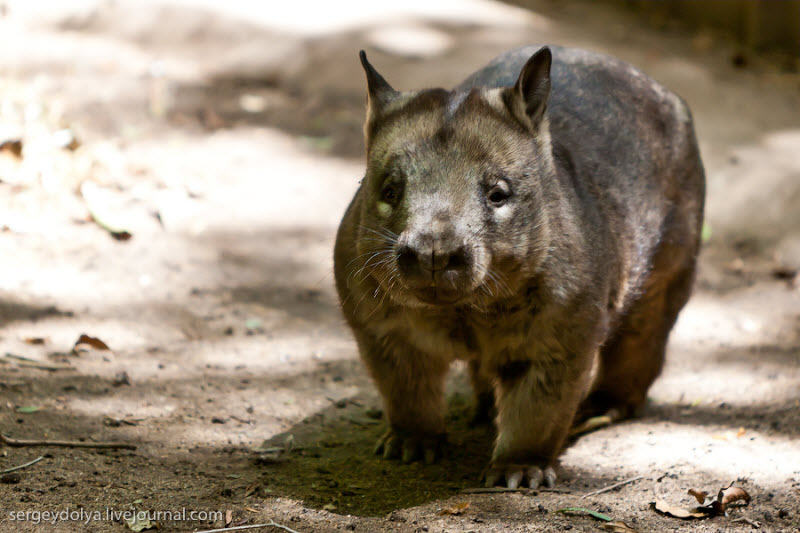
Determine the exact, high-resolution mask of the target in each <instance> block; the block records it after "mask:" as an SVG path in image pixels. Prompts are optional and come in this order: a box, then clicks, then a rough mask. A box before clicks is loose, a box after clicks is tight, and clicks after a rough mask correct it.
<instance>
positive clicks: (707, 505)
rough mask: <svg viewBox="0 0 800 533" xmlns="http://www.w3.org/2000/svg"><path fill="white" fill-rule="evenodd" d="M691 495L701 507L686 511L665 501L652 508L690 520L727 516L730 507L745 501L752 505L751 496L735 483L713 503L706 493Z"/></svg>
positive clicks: (651, 505) (693, 493)
mask: <svg viewBox="0 0 800 533" xmlns="http://www.w3.org/2000/svg"><path fill="white" fill-rule="evenodd" d="M689 494H691V495H692V496H694V497H695V498H696V499H697V501H698V502H700V504H701V507H695V508H693V509H684V508H683V507H678V506H675V505H670V504H669V503H667V502H665V501H664V500H658V501H656V502H654V503H651V504H650V507H651V508H652V509H655V510H656V511H658V512H659V513H663V514H666V515H669V516H673V517H675V518H683V519H688V518H711V517H714V516H726V515H727V507H728V505H730V504H732V503H736V502H739V501H744V502H745V504H749V503H750V495H749V494H747V491H745V490H744V489H742V488H739V487H734V486H733V483H731V484H730V485H728V486H727V487H723V488H721V489H720V490H719V493H718V494H717V497H716V499H711V501H709V500H708V493H707V492H705V491H700V490H697V489H689Z"/></svg>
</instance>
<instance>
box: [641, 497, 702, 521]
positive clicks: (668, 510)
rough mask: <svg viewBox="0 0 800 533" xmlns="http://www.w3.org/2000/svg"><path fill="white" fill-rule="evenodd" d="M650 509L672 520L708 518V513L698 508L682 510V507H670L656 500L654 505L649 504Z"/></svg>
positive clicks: (662, 501)
mask: <svg viewBox="0 0 800 533" xmlns="http://www.w3.org/2000/svg"><path fill="white" fill-rule="evenodd" d="M650 507H651V508H653V509H655V510H656V511H658V512H659V513H662V514H665V515H667V516H672V517H674V518H682V519H684V520H687V519H690V518H708V517H709V516H710V515H709V513H706V512H703V511H702V510H701V509H699V508H695V509H684V508H683V507H678V506H677V505H670V504H669V503H667V502H665V501H664V500H656V501H655V502H654V503H651V504H650Z"/></svg>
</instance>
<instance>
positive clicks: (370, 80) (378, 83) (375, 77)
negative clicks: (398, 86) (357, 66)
mask: <svg viewBox="0 0 800 533" xmlns="http://www.w3.org/2000/svg"><path fill="white" fill-rule="evenodd" d="M358 57H359V58H361V65H362V66H363V67H364V72H366V73H367V92H368V93H369V110H370V114H374V113H377V112H379V111H380V110H381V108H382V107H383V106H385V105H386V104H388V103H389V102H391V101H392V100H394V99H395V98H396V97H397V95H398V92H397V91H395V90H394V89H392V86H391V85H389V83H388V82H387V81H386V80H385V79H384V78H383V76H381V75H380V73H379V72H378V71H377V70H375V67H373V66H372V65H370V63H369V61H367V54H366V53H365V52H364V50H361V51H360V52H359V53H358Z"/></svg>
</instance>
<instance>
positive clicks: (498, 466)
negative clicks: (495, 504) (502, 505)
mask: <svg viewBox="0 0 800 533" xmlns="http://www.w3.org/2000/svg"><path fill="white" fill-rule="evenodd" d="M484 479H485V480H486V486H487V487H494V486H495V485H502V484H503V481H504V480H505V484H506V486H507V487H508V488H509V489H516V488H517V487H519V486H520V485H523V486H527V487H528V488H531V489H538V488H539V486H540V485H544V486H545V487H548V488H552V487H554V486H555V484H556V471H555V469H554V468H553V467H552V466H549V465H548V466H545V467H544V468H541V467H539V466H536V465H525V464H509V463H500V462H496V463H491V464H490V465H489V467H488V468H487V469H486V474H485V475H484Z"/></svg>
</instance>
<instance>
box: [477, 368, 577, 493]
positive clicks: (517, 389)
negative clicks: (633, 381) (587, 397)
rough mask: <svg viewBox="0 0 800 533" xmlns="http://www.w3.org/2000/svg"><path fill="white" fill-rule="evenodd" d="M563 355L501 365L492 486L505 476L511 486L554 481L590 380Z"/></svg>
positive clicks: (489, 480) (488, 478) (489, 479)
mask: <svg viewBox="0 0 800 533" xmlns="http://www.w3.org/2000/svg"><path fill="white" fill-rule="evenodd" d="M558 359H559V358H550V360H549V361H547V363H546V364H542V363H541V362H539V361H537V360H535V359H533V360H531V359H521V360H516V361H512V362H509V363H506V364H505V365H504V366H503V367H501V368H500V369H498V379H497V380H496V389H495V393H496V397H497V440H496V441H495V446H494V452H493V454H492V461H491V463H490V465H489V468H488V470H487V472H486V486H487V487H491V486H494V485H497V484H500V483H502V481H503V480H505V483H506V485H507V486H508V487H509V488H517V487H518V486H519V485H520V484H524V485H527V486H528V487H530V488H533V489H535V488H537V487H538V486H539V485H541V484H544V485H545V486H548V487H552V486H553V485H554V484H555V482H556V472H555V468H554V466H555V462H556V459H557V457H558V454H559V453H560V452H561V449H562V447H563V445H564V441H565V439H566V437H567V433H568V431H569V428H570V425H571V424H572V419H573V417H574V415H575V411H576V410H577V407H578V403H579V401H580V399H581V396H582V391H583V390H584V383H585V381H586V379H585V376H584V375H583V374H584V373H581V372H579V373H577V374H575V373H573V371H571V370H569V369H568V368H567V366H568V365H565V364H564V360H558ZM570 363H574V361H570ZM587 373H588V372H587Z"/></svg>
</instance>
